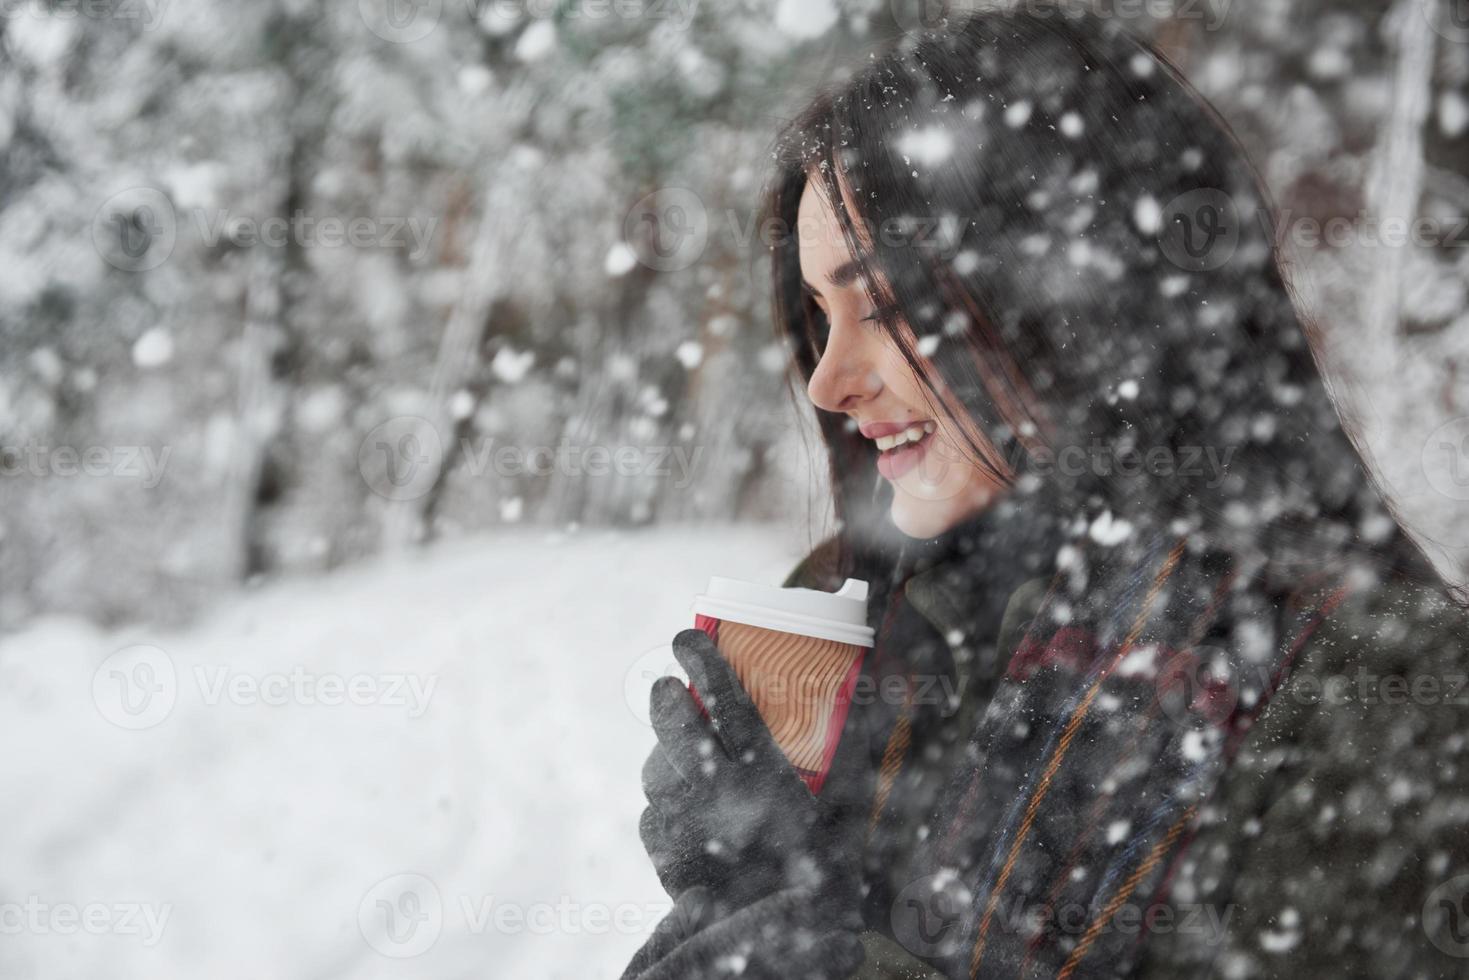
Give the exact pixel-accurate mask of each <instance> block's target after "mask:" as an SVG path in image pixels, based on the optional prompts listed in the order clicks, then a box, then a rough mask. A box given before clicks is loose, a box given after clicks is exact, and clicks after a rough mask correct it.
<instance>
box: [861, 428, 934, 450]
mask: <svg viewBox="0 0 1469 980" xmlns="http://www.w3.org/2000/svg"><path fill="white" fill-rule="evenodd" d="M935 428H936V426H935V425H934V424H933V423H932V422H914V423H913V424H912V425H910V426H908V428H906V429H904V430H903V431H902V432H895V433H893V434H892V435H890V436H878V437H877V438H876V439H874V440H872V441H873V442H874V443H876V444H877V451H878V452H880V453H886V452H892V451H893V450H895V449H901V448H902V447H904V446H906V445H907V444H909V443H915V442H921V441H922V440H923V438H924V437H925V436H930V435H933V430H934V429H935Z"/></svg>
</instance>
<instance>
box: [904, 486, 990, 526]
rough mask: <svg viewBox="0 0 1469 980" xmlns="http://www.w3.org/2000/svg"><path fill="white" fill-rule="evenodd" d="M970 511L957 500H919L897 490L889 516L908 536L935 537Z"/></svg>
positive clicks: (962, 518)
mask: <svg viewBox="0 0 1469 980" xmlns="http://www.w3.org/2000/svg"><path fill="white" fill-rule="evenodd" d="M973 512H974V509H973V508H971V507H966V506H963V505H962V504H961V503H960V502H959V501H958V500H921V499H919V498H917V497H912V496H910V495H908V494H906V493H904V492H903V491H902V490H899V491H897V492H896V493H894V494H893V506H892V510H891V511H890V515H891V517H892V521H893V526H894V527H896V528H897V529H898V530H899V531H901V532H902V533H903V534H905V535H907V536H908V537H910V538H936V537H938V536H939V535H940V534H943V533H944V532H945V531H947V530H948V529H949V528H951V527H954V526H955V525H956V524H958V523H960V522H961V521H963V520H964V518H966V517H968V516H969V515H970V514H971V513H973Z"/></svg>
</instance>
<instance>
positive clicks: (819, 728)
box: [694, 577, 873, 793]
mask: <svg viewBox="0 0 1469 980" xmlns="http://www.w3.org/2000/svg"><path fill="white" fill-rule="evenodd" d="M694 613H695V615H694V625H695V627H697V628H698V629H701V630H703V631H704V632H705V633H708V634H709V637H710V639H712V640H713V641H714V644H715V645H716V646H717V647H719V651H720V653H722V654H723V655H724V657H725V659H726V660H728V661H729V663H730V666H731V667H733V668H734V672H735V676H736V677H738V678H739V681H740V684H741V685H743V686H744V688H745V690H746V691H747V692H749V695H750V700H751V701H753V702H754V704H755V707H756V708H757V709H758V710H759V712H760V717H761V718H763V719H764V720H765V724H766V725H767V726H768V727H769V728H770V733H771V735H772V736H773V737H774V739H775V743H776V744H777V745H779V746H780V748H781V751H782V752H784V753H785V755H786V758H787V759H789V760H790V762H791V765H793V766H794V767H795V769H796V771H797V772H798V773H799V774H800V776H801V778H802V779H803V780H805V782H806V785H807V786H809V787H810V789H811V792H813V793H819V792H821V787H822V785H823V784H824V783H825V782H826V776H827V774H828V773H829V772H830V771H831V762H832V757H833V756H835V755H836V748H837V743H838V742H839V741H840V739H841V733H842V727H843V726H844V725H845V724H846V720H847V712H848V710H850V708H851V704H852V692H853V690H854V689H855V688H856V686H857V678H858V677H859V676H860V675H861V673H862V659H863V656H864V655H865V654H866V652H867V651H868V650H869V649H870V648H871V647H872V645H873V631H872V629H871V627H869V626H868V625H867V583H866V582H862V581H859V580H857V579H847V581H846V583H845V584H844V585H843V586H842V587H841V589H839V590H838V591H836V592H820V591H818V590H815V589H781V588H775V587H772V586H767V585H758V584H755V583H753V582H741V581H738V580H736V579H728V578H717V577H716V578H711V579H710V580H709V588H708V590H707V591H706V592H705V593H704V594H703V595H701V596H699V597H698V598H697V599H696V600H695V601H694ZM694 696H695V698H697V697H698V692H694Z"/></svg>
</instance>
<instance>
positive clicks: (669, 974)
mask: <svg viewBox="0 0 1469 980" xmlns="http://www.w3.org/2000/svg"><path fill="white" fill-rule="evenodd" d="M812 899H813V896H812V894H811V893H810V892H809V891H807V890H805V889H787V890H785V891H779V892H775V893H774V894H772V895H768V896H766V897H765V898H762V899H760V900H759V901H756V902H755V903H754V904H752V905H750V906H748V907H746V908H743V909H741V910H739V911H738V912H735V913H734V914H733V915H730V916H729V917H727V918H724V919H720V920H719V921H717V922H714V923H713V924H706V921H705V920H706V919H707V917H708V913H709V909H710V905H709V902H708V893H707V892H706V891H705V890H704V889H701V888H694V889H690V890H689V891H686V892H684V894H683V896H681V897H680V898H679V900H678V901H677V902H676V903H675V905H674V909H673V911H672V912H671V913H669V915H668V917H667V918H665V919H664V920H663V921H662V922H660V923H659V924H658V927H657V929H655V930H654V933H653V936H652V938H650V939H649V940H648V942H647V943H646V944H645V945H644V946H643V948H642V949H641V950H639V951H638V953H637V955H636V956H634V957H633V961H632V964H631V965H629V966H628V968H627V972H626V973H624V974H623V980H713V978H716V977H740V978H742V980H846V978H848V977H850V976H852V974H854V973H856V972H857V969H858V967H860V966H861V965H862V960H863V957H864V953H863V949H862V942H861V940H859V939H858V938H857V936H856V934H855V933H853V932H850V931H847V930H844V929H833V928H832V927H831V926H830V925H827V924H824V917H823V916H822V915H821V913H820V912H819V910H818V905H817V903H815V902H813V900H812Z"/></svg>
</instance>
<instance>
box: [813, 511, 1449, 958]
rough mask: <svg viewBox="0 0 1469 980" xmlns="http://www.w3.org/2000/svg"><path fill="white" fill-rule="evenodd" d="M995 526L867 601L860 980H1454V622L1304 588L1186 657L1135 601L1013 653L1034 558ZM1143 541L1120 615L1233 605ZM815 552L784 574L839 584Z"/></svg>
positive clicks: (1385, 601) (1035, 568)
mask: <svg viewBox="0 0 1469 980" xmlns="http://www.w3.org/2000/svg"><path fill="white" fill-rule="evenodd" d="M1007 533H1012V534H1013V535H1014V536H1015V538H1016V539H1015V540H1013V541H1010V542H1008V543H1007V542H1004V541H1000V542H997V541H995V540H990V541H989V542H988V543H987V546H986V547H984V548H981V549H977V550H973V551H968V552H966V551H964V550H963V548H962V547H959V548H955V547H954V546H953V545H952V543H950V544H948V545H946V546H945V547H944V548H940V549H937V550H934V551H933V553H931V554H925V555H921V556H920V557H919V558H918V559H917V560H916V561H914V562H912V563H911V564H910V566H909V568H908V569H907V570H906V571H905V572H904V573H902V575H901V576H899V578H900V580H899V581H898V582H897V584H896V585H895V586H894V587H893V588H892V590H891V592H890V593H889V594H888V595H887V596H885V597H882V598H881V599H880V600H879V601H877V602H874V604H873V608H872V618H873V621H874V624H875V625H877V626H878V628H879V640H878V645H877V648H876V650H875V651H874V653H873V654H872V655H870V657H869V662H868V663H867V665H866V666H865V668H864V677H863V683H862V685H861V686H859V689H858V695H857V696H856V697H855V698H854V708H853V711H852V714H851V716H850V717H849V719H848V725H847V729H846V731H845V733H844V751H845V750H846V748H847V746H848V745H852V746H864V747H865V751H866V752H867V753H868V755H869V758H870V760H871V770H872V772H871V775H870V780H871V785H870V792H871V798H872V801H873V802H872V807H871V817H870V821H869V826H868V833H867V846H866V849H865V852H864V855H863V857H864V862H863V863H864V878H865V888H866V898H865V907H864V910H863V917H864V919H865V922H866V926H867V930H868V931H867V932H866V933H865V934H864V935H863V936H862V940H863V944H864V946H865V947H866V949H867V961H866V963H865V965H864V966H863V968H862V970H861V972H860V973H859V974H858V977H860V978H869V977H871V978H878V977H991V976H995V977H1000V976H1026V977H1029V976H1048V977H1049V976H1063V977H1064V976H1077V977H1080V976H1142V977H1208V976H1219V977H1231V978H1234V977H1241V978H1243V977H1282V978H1286V977H1289V978H1299V977H1318V976H1319V977H1352V976H1364V977H1368V976H1370V977H1404V978H1406V977H1450V976H1469V751H1466V747H1469V683H1466V677H1469V652H1466V642H1469V616H1466V614H1465V613H1464V612H1463V611H1462V610H1460V609H1458V608H1457V607H1455V606H1453V605H1452V604H1450V603H1449V602H1448V601H1447V600H1446V599H1445V598H1443V597H1441V596H1440V595H1438V594H1437V593H1435V592H1433V591H1431V590H1427V589H1424V588H1421V587H1418V586H1413V585H1409V584H1407V583H1406V582H1400V581H1388V582H1365V581H1364V582H1352V581H1342V580H1330V579H1328V580H1322V581H1312V582H1306V583H1303V584H1302V585H1301V587H1300V588H1299V589H1297V590H1296V591H1295V592H1294V593H1293V594H1291V595H1289V596H1286V597H1283V599H1282V601H1281V602H1280V604H1279V606H1278V608H1275V609H1273V610H1272V611H1271V618H1272V619H1273V620H1274V628H1273V630H1271V629H1269V628H1266V627H1262V626H1261V625H1260V622H1259V621H1257V620H1252V621H1251V623H1250V624H1249V625H1247V626H1246V627H1236V630H1235V632H1236V634H1237V635H1233V636H1209V635H1205V636H1202V637H1200V636H1192V637H1190V640H1191V642H1190V643H1189V644H1188V645H1187V648H1186V649H1181V650H1180V649H1171V648H1167V647H1160V646H1159V645H1157V644H1151V645H1150V644H1149V643H1148V642H1147V640H1148V633H1147V630H1146V628H1145V627H1144V626H1143V625H1142V624H1143V623H1145V621H1146V620H1147V613H1146V612H1139V613H1138V615H1137V617H1136V621H1137V623H1138V624H1139V625H1137V626H1136V627H1135V628H1134V629H1133V630H1131V631H1130V632H1128V633H1127V634H1126V638H1125V639H1124V641H1123V642H1121V643H1119V644H1113V645H1111V646H1105V645H1099V644H1097V643H1095V642H1093V641H1094V639H1095V638H1094V637H1091V636H1089V635H1087V634H1085V633H1084V632H1082V631H1070V632H1068V631H1067V630H1064V629H1063V630H1060V631H1059V632H1055V633H1053V634H1051V635H1050V636H1048V637H1046V639H1045V640H1043V641H1037V640H1035V639H1034V638H1033V637H1032V636H1031V633H1032V632H1033V631H1032V630H1031V626H1032V623H1031V617H1032V616H1033V615H1034V610H1035V609H1036V607H1037V606H1038V605H1039V604H1040V602H1041V599H1042V597H1043V596H1044V595H1045V594H1046V591H1047V586H1048V581H1049V577H1048V576H1047V575H1045V574H1042V571H1043V570H1044V569H1043V562H1044V560H1045V559H1047V558H1049V557H1050V556H1051V555H1053V554H1054V549H1052V548H1051V544H1052V543H1053V542H1048V541H1046V540H1032V539H1029V538H1026V532H1024V531H1022V530H1018V529H1017V530H1014V531H1013V532H1007ZM1158 545H1159V547H1158V548H1157V549H1156V554H1157V556H1158V560H1157V561H1156V562H1155V563H1154V564H1153V565H1152V566H1151V567H1149V568H1148V569H1147V570H1146V571H1145V573H1143V570H1140V579H1139V586H1140V587H1139V589H1138V590H1137V600H1136V607H1137V609H1138V610H1146V609H1147V608H1149V607H1150V606H1151V604H1152V603H1154V602H1155V601H1159V602H1174V601H1175V600H1176V597H1177V596H1179V595H1189V594H1194V593H1199V594H1203V595H1205V597H1206V598H1207V604H1208V605H1209V608H1210V610H1211V611H1212V610H1213V609H1215V608H1217V606H1218V605H1219V604H1220V603H1223V602H1225V601H1227V600H1228V599H1229V589H1230V583H1231V581H1232V580H1231V579H1230V578H1229V577H1228V576H1222V577H1221V578H1220V579H1219V580H1218V582H1217V583H1216V585H1217V587H1216V588H1214V589H1213V590H1212V591H1211V590H1209V589H1188V588H1183V587H1181V583H1178V582H1176V581H1174V580H1175V579H1177V578H1178V577H1180V576H1182V575H1183V574H1184V571H1183V568H1184V566H1183V565H1181V564H1180V563H1179V562H1178V558H1179V555H1180V553H1181V551H1180V549H1181V545H1180V544H1177V543H1174V542H1167V541H1160V542H1158ZM829 550H830V549H828V548H823V549H818V550H817V552H815V553H814V554H813V555H812V556H811V557H810V558H808V559H807V560H806V561H805V562H803V563H802V564H801V566H799V567H798V568H797V569H796V571H795V572H793V573H792V575H791V577H790V579H789V580H788V583H787V584H788V585H803V586H808V587H813V588H823V589H830V588H833V587H835V586H836V585H837V584H839V583H837V582H835V581H834V580H833V577H832V574H831V573H830V572H829V571H826V568H827V567H828V564H829V563H828V561H827V559H828V558H829ZM1160 597H1161V598H1160ZM1170 597H1174V598H1170ZM1180 608H1182V607H1180ZM1118 614H1119V616H1124V617H1127V618H1128V619H1131V618H1132V615H1133V610H1123V609H1119V610H1118ZM1210 618H1211V617H1209V616H1205V615H1201V616H1199V617H1198V622H1199V623H1204V622H1206V621H1208V620H1209V619H1210ZM1201 632H1202V627H1201ZM1201 641H1202V642H1201ZM1211 643H1218V644H1220V645H1226V644H1232V645H1233V646H1234V647H1235V648H1236V649H1243V650H1245V651H1246V654H1245V656H1246V659H1245V660H1243V661H1242V660H1240V659H1238V658H1237V659H1235V660H1234V661H1232V662H1230V663H1231V665H1232V666H1231V669H1232V670H1234V671H1235V672H1236V673H1237V674H1240V675H1241V676H1227V675H1226V676H1211V675H1210V672H1209V667H1210V663H1209V661H1210V660H1211V656H1210V653H1209V650H1210V644H1211ZM1180 645H1181V644H1180ZM1253 648H1258V649H1259V651H1260V653H1259V654H1258V660H1259V662H1260V664H1261V665H1262V668H1261V670H1260V671H1259V672H1258V673H1259V674H1260V676H1259V677H1254V676H1244V675H1245V674H1248V673H1249V670H1248V667H1249V660H1248V658H1249V657H1250V656H1254V655H1253V654H1250V652H1249V651H1250V650H1251V649H1253ZM1009 651H1013V653H1009ZM1264 665H1269V666H1268V669H1267V668H1266V666H1264Z"/></svg>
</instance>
